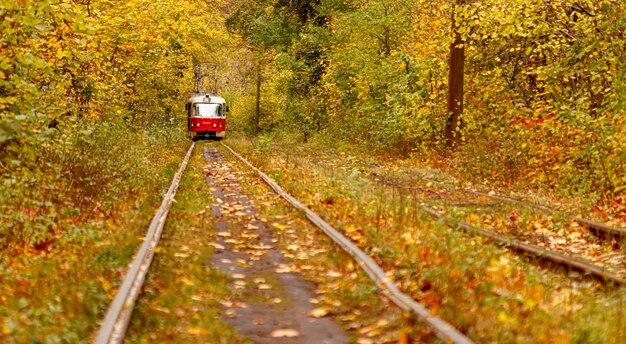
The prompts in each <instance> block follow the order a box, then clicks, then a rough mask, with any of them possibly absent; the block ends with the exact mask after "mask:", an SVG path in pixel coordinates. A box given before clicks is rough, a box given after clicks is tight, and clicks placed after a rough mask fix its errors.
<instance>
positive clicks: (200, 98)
mask: <svg viewBox="0 0 626 344" xmlns="http://www.w3.org/2000/svg"><path fill="white" fill-rule="evenodd" d="M207 97H208V98H209V101H208V103H216V104H225V103H226V100H225V99H224V98H222V97H220V96H215V95H211V94H208V93H207V94H194V95H192V96H190V97H189V99H188V100H187V102H188V103H207V99H206V98H207Z"/></svg>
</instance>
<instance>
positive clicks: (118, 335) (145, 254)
mask: <svg viewBox="0 0 626 344" xmlns="http://www.w3.org/2000/svg"><path fill="white" fill-rule="evenodd" d="M194 146H195V143H192V144H191V147H189V150H188V151H187V155H185V159H183V162H182V163H181V164H180V168H179V169H178V172H177V173H176V174H175V175H174V178H173V179H172V184H171V186H170V188H169V189H168V190H167V193H166V194H165V195H164V196H163V201H162V202H161V206H160V207H159V210H158V211H157V212H156V214H154V217H153V218H152V222H150V226H149V227H148V231H147V233H146V236H145V238H144V241H143V243H142V244H141V247H140V248H139V251H137V254H136V255H135V258H134V260H133V262H132V263H131V266H130V268H129V269H128V272H127V273H126V276H125V277H124V280H123V282H122V285H121V286H120V288H119V289H118V291H117V294H116V295H115V298H114V299H113V301H112V302H111V304H110V306H109V309H108V310H107V313H106V316H105V317H104V320H103V321H102V324H101V325H100V329H99V330H98V334H97V336H96V339H95V341H94V343H95V344H107V343H120V342H122V341H123V340H124V335H125V334H126V329H127V328H128V322H129V321H130V317H131V314H132V312H133V308H134V306H135V301H136V300H137V296H138V295H139V292H140V290H141V286H142V285H143V281H144V280H145V278H146V274H147V273H148V269H149V268H150V264H151V263H152V258H153V257H154V251H155V249H156V247H157V245H158V244H159V240H160V238H161V233H162V232H163V226H164V225H165V220H166V218H167V214H168V212H169V209H170V207H171V205H172V202H173V201H174V196H175V195H176V190H177V189H178V185H179V184H180V180H181V177H182V175H183V172H184V171H185V168H186V167H187V163H188V162H189V157H191V152H192V151H193V148H194Z"/></svg>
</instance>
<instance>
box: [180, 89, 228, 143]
mask: <svg viewBox="0 0 626 344" xmlns="http://www.w3.org/2000/svg"><path fill="white" fill-rule="evenodd" d="M185 107H186V109H187V136H188V137H189V138H190V139H192V140H194V141H196V140H199V139H202V138H204V139H211V140H217V141H219V140H221V139H223V138H224V137H225V136H226V114H227V113H228V105H226V101H225V100H224V98H222V97H218V96H213V95H210V94H195V95H193V96H191V97H189V99H187V104H186V106H185Z"/></svg>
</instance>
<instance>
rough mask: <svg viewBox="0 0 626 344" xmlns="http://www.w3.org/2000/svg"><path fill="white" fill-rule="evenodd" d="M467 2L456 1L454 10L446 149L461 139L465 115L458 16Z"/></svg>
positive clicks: (463, 67) (463, 59)
mask: <svg viewBox="0 0 626 344" xmlns="http://www.w3.org/2000/svg"><path fill="white" fill-rule="evenodd" d="M464 4H465V0H456V4H455V5H456V6H455V7H454V8H453V10H452V34H453V35H454V41H453V42H452V43H450V63H449V66H450V71H449V74H448V116H449V117H448V118H447V121H446V126H445V133H444V138H445V141H446V147H448V148H452V147H454V146H455V145H457V144H458V142H459V139H460V133H459V127H460V125H461V115H462V114H463V85H464V81H465V80H464V79H465V78H464V74H465V44H464V41H463V37H462V35H461V32H460V30H459V28H460V25H461V24H460V20H459V18H458V16H457V15H456V13H457V9H458V7H459V6H463V5H464Z"/></svg>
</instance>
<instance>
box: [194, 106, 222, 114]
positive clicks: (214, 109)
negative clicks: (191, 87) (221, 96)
mask: <svg viewBox="0 0 626 344" xmlns="http://www.w3.org/2000/svg"><path fill="white" fill-rule="evenodd" d="M195 116H197V117H222V106H221V105H220V104H196V111H195Z"/></svg>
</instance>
